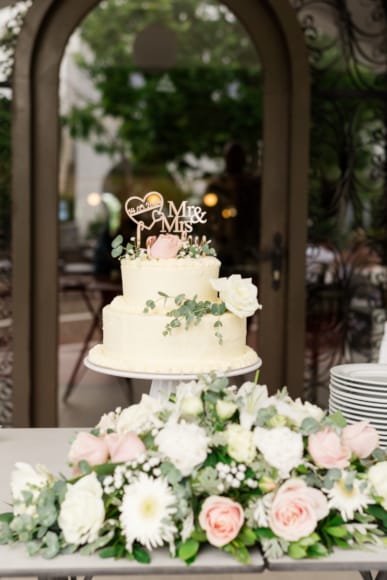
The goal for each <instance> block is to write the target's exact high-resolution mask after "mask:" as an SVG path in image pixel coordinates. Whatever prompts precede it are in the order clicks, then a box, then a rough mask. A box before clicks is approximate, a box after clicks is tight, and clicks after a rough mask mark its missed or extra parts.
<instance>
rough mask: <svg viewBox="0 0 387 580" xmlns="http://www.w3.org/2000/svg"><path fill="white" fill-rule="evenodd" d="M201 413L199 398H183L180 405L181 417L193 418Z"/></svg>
mask: <svg viewBox="0 0 387 580" xmlns="http://www.w3.org/2000/svg"><path fill="white" fill-rule="evenodd" d="M202 411H203V403H202V400H201V399H200V397H184V399H183V400H182V401H181V404H180V413H181V415H182V416H183V417H189V416H191V417H194V416H195V415H200V413H201V412H202Z"/></svg>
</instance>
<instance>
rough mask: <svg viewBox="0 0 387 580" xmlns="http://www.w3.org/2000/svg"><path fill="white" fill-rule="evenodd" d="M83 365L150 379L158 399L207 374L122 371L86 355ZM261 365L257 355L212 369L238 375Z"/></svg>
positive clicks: (99, 370)
mask: <svg viewBox="0 0 387 580" xmlns="http://www.w3.org/2000/svg"><path fill="white" fill-rule="evenodd" d="M83 362H84V364H85V366H86V367H87V368H88V369H90V370H91V371H95V372H96V373H102V374H104V375H111V376H113V377H122V378H125V379H144V380H150V381H152V383H151V388H150V391H149V394H150V396H151V397H153V398H155V399H158V400H160V401H165V400H168V399H169V396H170V395H171V394H172V393H175V392H176V386H177V385H178V384H179V383H181V382H184V381H191V380H193V379H197V378H198V377H199V376H202V375H205V374H209V373H205V372H200V373H184V374H183V373H139V372H134V371H124V370H120V369H113V368H109V367H105V366H102V365H97V364H95V363H93V362H91V361H90V359H89V358H88V357H86V358H85V359H84V361H83ZM261 365H262V360H261V359H260V358H259V357H258V359H257V360H256V362H255V363H253V364H251V365H249V366H247V367H241V368H238V369H232V370H228V371H227V370H226V371H214V372H215V374H216V375H218V376H226V377H238V376H241V375H245V374H247V373H251V372H252V371H256V370H257V369H259V368H260V367H261Z"/></svg>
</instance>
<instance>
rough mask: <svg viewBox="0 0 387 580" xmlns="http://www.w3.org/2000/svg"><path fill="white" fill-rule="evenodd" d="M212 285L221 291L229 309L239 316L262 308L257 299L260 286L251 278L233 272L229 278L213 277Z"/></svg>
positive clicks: (248, 314)
mask: <svg viewBox="0 0 387 580" xmlns="http://www.w3.org/2000/svg"><path fill="white" fill-rule="evenodd" d="M211 285H212V287H213V288H214V289H215V290H217V291H218V292H219V298H220V299H221V300H222V301H223V302H224V303H225V305H226V308H227V310H229V311H230V312H232V313H233V314H235V315H236V316H238V317H239V318H247V317H248V316H252V315H253V314H254V312H255V311H256V310H257V309H258V308H262V306H261V304H259V302H258V299H257V295H258V288H257V287H256V285H255V284H253V283H252V279H251V278H242V276H241V275H240V274H233V275H232V276H229V278H218V279H212V280H211Z"/></svg>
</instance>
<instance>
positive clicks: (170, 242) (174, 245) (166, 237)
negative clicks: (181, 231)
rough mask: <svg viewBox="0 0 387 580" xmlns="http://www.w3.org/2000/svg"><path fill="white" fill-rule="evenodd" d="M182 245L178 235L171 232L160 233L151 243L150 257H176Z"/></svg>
mask: <svg viewBox="0 0 387 580" xmlns="http://www.w3.org/2000/svg"><path fill="white" fill-rule="evenodd" d="M181 246H182V241H181V239H180V238H179V236H174V235H173V234H160V235H159V237H158V238H157V240H156V241H155V242H154V243H153V244H152V245H151V247H150V250H149V254H150V257H151V258H162V259H168V258H176V256H177V253H178V251H179V250H180V248H181Z"/></svg>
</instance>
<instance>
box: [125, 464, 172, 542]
mask: <svg viewBox="0 0 387 580" xmlns="http://www.w3.org/2000/svg"><path fill="white" fill-rule="evenodd" d="M176 503H177V500H176V497H175V496H174V495H173V493H172V491H171V489H170V488H169V486H168V483H167V481H166V480H165V479H163V478H158V479H153V478H152V477H150V476H149V475H146V474H145V473H141V474H140V475H139V477H138V479H136V481H134V482H133V483H131V484H130V485H128V486H126V487H125V491H124V496H123V499H122V504H121V508H120V510H121V515H120V523H121V527H122V532H123V534H124V536H125V538H126V547H127V549H128V551H129V552H131V551H132V547H133V542H134V541H135V540H137V541H138V542H140V544H142V545H143V546H145V547H146V548H147V549H148V550H151V549H152V548H157V547H159V546H162V545H163V544H164V543H168V542H172V540H173V536H174V534H175V533H176V532H177V529H176V526H175V524H174V523H173V521H172V516H173V514H174V513H175V512H176Z"/></svg>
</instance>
